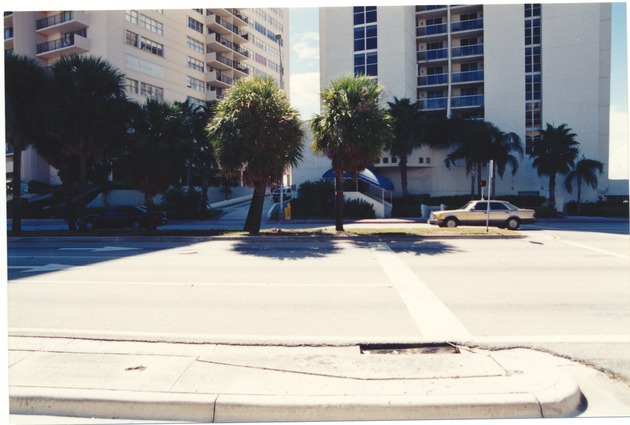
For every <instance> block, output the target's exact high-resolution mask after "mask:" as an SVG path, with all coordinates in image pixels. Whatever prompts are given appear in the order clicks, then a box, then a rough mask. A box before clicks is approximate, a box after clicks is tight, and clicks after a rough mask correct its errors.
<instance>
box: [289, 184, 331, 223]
mask: <svg viewBox="0 0 630 425" xmlns="http://www.w3.org/2000/svg"><path fill="white" fill-rule="evenodd" d="M291 215H292V216H293V217H300V218H316V217H326V218H328V217H334V216H335V185H334V184H333V183H332V182H330V181H327V180H318V181H316V182H312V181H306V182H304V183H302V184H301V185H300V186H299V188H298V195H297V197H296V198H294V199H293V200H292V201H291Z"/></svg>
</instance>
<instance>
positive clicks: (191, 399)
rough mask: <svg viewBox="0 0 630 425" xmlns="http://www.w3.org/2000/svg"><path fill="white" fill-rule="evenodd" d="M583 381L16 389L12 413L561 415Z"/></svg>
mask: <svg viewBox="0 0 630 425" xmlns="http://www.w3.org/2000/svg"><path fill="white" fill-rule="evenodd" d="M583 401H584V400H583V396H582V393H581V392H580V389H579V387H578V385H577V382H576V381H575V380H574V379H573V378H571V377H569V376H568V375H564V376H563V375H558V380H557V382H556V384H555V385H553V386H552V387H549V388H546V389H543V390H540V391H533V392H515V393H505V394H479V393H478V394H455V395H443V394H436V395H424V396H411V395H400V396H380V395H360V396H359V395H351V396H348V395H346V396H321V395H319V396H292V395H250V394H243V395H237V394H218V395H217V394H191V393H187V394H186V393H179V394H173V393H157V392H137V391H112V390H93V389H58V388H41V387H38V388H30V387H12V388H10V394H9V404H10V411H11V414H15V415H52V416H70V417H95V418H109V419H126V420H165V421H194V422H202V423H209V422H261V421H262V422H279V421H283V422H286V421H294V422H297V421H300V422H302V421H338V420H414V419H415V420H419V419H473V418H475V419H505V418H514V419H517V418H551V417H554V418H559V417H570V416H575V415H577V414H578V413H579V412H580V411H582V410H583V408H584V402H583Z"/></svg>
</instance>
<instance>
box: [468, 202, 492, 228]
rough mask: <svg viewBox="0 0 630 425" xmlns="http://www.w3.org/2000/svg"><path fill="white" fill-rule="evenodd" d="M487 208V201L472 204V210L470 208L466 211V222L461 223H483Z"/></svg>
mask: <svg viewBox="0 0 630 425" xmlns="http://www.w3.org/2000/svg"><path fill="white" fill-rule="evenodd" d="M487 209H488V203H487V202H477V203H476V204H475V205H474V206H473V208H472V210H470V212H469V213H468V218H467V220H466V222H465V223H462V224H469V225H472V226H480V225H485V224H486V217H487V214H488V212H487Z"/></svg>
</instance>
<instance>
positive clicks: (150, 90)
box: [140, 83, 164, 100]
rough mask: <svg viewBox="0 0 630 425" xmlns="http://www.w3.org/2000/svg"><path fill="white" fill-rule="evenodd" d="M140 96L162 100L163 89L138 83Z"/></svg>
mask: <svg viewBox="0 0 630 425" xmlns="http://www.w3.org/2000/svg"><path fill="white" fill-rule="evenodd" d="M140 94H141V95H142V96H146V97H150V98H153V99H158V100H163V99H164V89H163V88H161V87H156V86H154V85H151V84H147V83H140Z"/></svg>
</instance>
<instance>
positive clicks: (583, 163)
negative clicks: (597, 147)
mask: <svg viewBox="0 0 630 425" xmlns="http://www.w3.org/2000/svg"><path fill="white" fill-rule="evenodd" d="M603 171H604V163H603V162H600V161H597V160H596V159H588V158H585V157H584V155H582V158H581V159H580V160H579V161H578V162H577V163H576V164H575V168H573V170H571V171H569V173H568V174H567V176H566V178H565V181H564V183H565V187H566V188H567V191H568V192H569V193H572V192H573V185H572V182H573V180H576V181H577V213H578V215H580V214H581V213H582V183H585V184H586V185H587V186H590V187H592V188H593V189H597V184H598V178H597V175H598V174H601V173H602V172H603Z"/></svg>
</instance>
